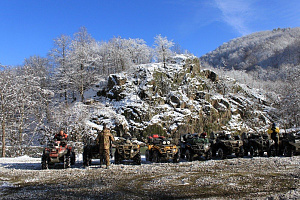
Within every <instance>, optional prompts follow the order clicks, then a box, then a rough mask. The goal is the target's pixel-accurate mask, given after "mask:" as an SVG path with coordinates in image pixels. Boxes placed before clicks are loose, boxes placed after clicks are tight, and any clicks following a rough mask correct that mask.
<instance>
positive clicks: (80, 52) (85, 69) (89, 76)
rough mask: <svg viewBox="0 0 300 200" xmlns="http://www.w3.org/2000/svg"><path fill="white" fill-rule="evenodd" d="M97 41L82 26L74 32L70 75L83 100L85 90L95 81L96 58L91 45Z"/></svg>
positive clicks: (70, 56)
mask: <svg viewBox="0 0 300 200" xmlns="http://www.w3.org/2000/svg"><path fill="white" fill-rule="evenodd" d="M95 42H96V41H95V40H94V39H93V38H92V36H91V35H90V34H89V33H88V32H87V30H86V28H85V27H81V28H80V30H79V32H77V33H75V34H74V40H72V44H71V52H70V55H69V64H70V67H69V69H70V71H69V73H70V77H71V82H72V85H73V86H74V89H75V90H76V91H77V92H78V93H79V95H80V98H81V101H84V92H85V90H86V89H88V87H89V86H90V85H92V84H93V83H94V82H95V80H96V79H95V72H96V66H95V60H94V57H93V51H92V50H93V49H92V48H91V45H92V44H93V43H95Z"/></svg>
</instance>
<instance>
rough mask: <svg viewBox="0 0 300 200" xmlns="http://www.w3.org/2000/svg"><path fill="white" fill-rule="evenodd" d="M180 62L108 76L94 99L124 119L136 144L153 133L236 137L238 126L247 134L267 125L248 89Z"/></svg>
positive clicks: (190, 61) (261, 108)
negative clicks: (212, 133)
mask: <svg viewBox="0 0 300 200" xmlns="http://www.w3.org/2000/svg"><path fill="white" fill-rule="evenodd" d="M180 58H181V59H182V58H183V57H180ZM185 62H186V63H185ZM185 62H183V60H180V62H179V61H178V62H173V63H168V64H167V65H166V67H163V64H159V63H154V64H151V65H149V64H148V65H140V66H137V67H132V68H131V69H130V72H128V73H121V74H113V75H110V76H109V77H108V81H107V86H106V87H105V88H102V89H100V88H99V91H98V93H97V94H98V95H100V97H107V98H108V99H106V100H105V101H106V103H109V106H110V107H111V109H112V110H114V111H115V112H116V113H117V114H118V115H122V116H124V118H125V119H126V121H127V122H126V124H128V125H126V126H128V127H127V128H128V130H129V131H130V133H132V134H133V135H134V136H135V137H138V138H141V137H144V136H145V135H147V134H153V133H155V132H157V133H159V134H161V133H164V134H166V135H168V134H169V135H170V136H174V137H179V136H180V135H181V134H184V133H186V132H191V133H194V132H202V131H206V132H210V131H214V130H220V129H223V130H228V131H233V132H240V131H241V129H239V128H236V127H237V124H238V126H239V127H240V126H243V127H246V128H244V129H247V128H248V129H249V130H251V127H253V126H256V125H255V124H254V122H255V123H256V122H257V121H260V123H256V124H259V126H262V127H263V126H265V125H266V124H267V123H268V117H267V114H266V112H265V111H264V109H265V107H264V106H265V105H261V104H259V102H261V100H260V99H259V97H256V96H255V95H254V94H253V95H251V94H252V93H251V90H249V89H248V87H242V86H241V85H238V83H236V82H234V81H232V80H227V79H220V78H219V76H218V75H217V74H216V73H215V72H213V71H211V70H200V65H199V62H197V59H195V58H194V57H192V58H189V57H188V56H186V60H185ZM187 66H194V67H193V69H197V70H192V71H191V70H190V69H189V67H187ZM229 81H230V82H229ZM222 87H224V89H222ZM225 87H226V88H225ZM235 88H239V90H236V89H235ZM224 91H226V92H224ZM101 100H103V99H100V100H99V101H101ZM263 101H266V100H263ZM254 105H255V106H254ZM251 112H253V113H255V114H251ZM261 119H263V120H261ZM262 121H263V122H262ZM116 123H117V122H116ZM241 124H242V125H241ZM115 127H121V126H119V125H118V124H116V126H115ZM154 127H155V128H154ZM158 127H159V128H158ZM224 127H226V128H225V129H224ZM118 129H119V128H118ZM122 129H123V128H122ZM244 129H243V130H244ZM122 131H123V130H121V129H120V130H118V131H117V132H120V133H121V132H122Z"/></svg>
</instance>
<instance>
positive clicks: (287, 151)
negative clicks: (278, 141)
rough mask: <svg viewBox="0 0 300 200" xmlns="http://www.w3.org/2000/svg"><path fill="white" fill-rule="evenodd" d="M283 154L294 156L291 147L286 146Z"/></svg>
mask: <svg viewBox="0 0 300 200" xmlns="http://www.w3.org/2000/svg"><path fill="white" fill-rule="evenodd" d="M283 155H284V156H286V157H292V156H293V151H292V149H291V148H289V147H287V146H285V147H284V150H283Z"/></svg>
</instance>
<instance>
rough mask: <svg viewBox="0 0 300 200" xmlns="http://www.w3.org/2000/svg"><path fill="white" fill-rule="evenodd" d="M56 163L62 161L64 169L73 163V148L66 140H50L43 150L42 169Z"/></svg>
mask: <svg viewBox="0 0 300 200" xmlns="http://www.w3.org/2000/svg"><path fill="white" fill-rule="evenodd" d="M56 163H63V168H64V169H66V168H69V167H71V165H74V164H75V152H74V148H73V147H72V146H70V145H68V144H67V142H66V141H50V142H49V143H48V145H47V147H45V148H44V150H43V155H42V169H48V168H49V167H50V166H54V165H55V164H56Z"/></svg>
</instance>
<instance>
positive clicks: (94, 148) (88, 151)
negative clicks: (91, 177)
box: [82, 143, 100, 166]
mask: <svg viewBox="0 0 300 200" xmlns="http://www.w3.org/2000/svg"><path fill="white" fill-rule="evenodd" d="M99 148H100V147H99V144H96V143H89V144H86V145H84V147H83V153H82V159H83V166H90V165H91V164H92V159H100V154H99Z"/></svg>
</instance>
